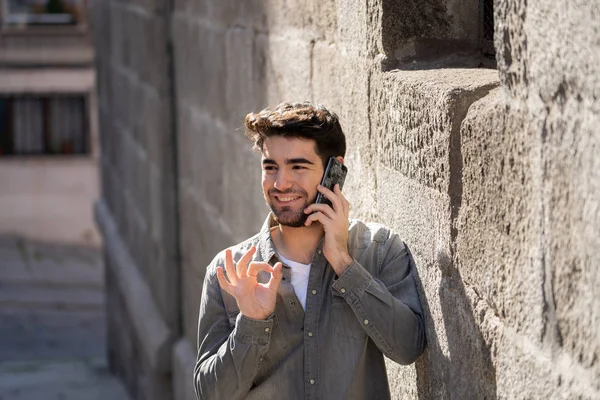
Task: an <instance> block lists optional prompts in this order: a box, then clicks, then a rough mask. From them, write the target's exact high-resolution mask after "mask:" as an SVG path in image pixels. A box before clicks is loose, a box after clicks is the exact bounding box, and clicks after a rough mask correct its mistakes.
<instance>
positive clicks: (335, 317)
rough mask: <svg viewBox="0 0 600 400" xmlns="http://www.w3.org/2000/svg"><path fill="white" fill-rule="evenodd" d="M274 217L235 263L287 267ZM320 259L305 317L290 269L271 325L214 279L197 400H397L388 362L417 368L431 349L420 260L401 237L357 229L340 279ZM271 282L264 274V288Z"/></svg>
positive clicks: (207, 298) (209, 274) (210, 271)
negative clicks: (243, 308)
mask: <svg viewBox="0 0 600 400" xmlns="http://www.w3.org/2000/svg"><path fill="white" fill-rule="evenodd" d="M273 224H274V222H273V220H272V218H271V216H269V217H268V218H267V221H265V224H264V225H263V227H262V229H261V231H260V232H259V233H258V234H257V235H255V236H254V237H252V238H250V239H248V240H246V241H244V242H242V243H240V244H238V245H236V246H233V247H232V248H231V249H232V251H233V257H234V261H235V262H237V260H239V259H240V258H241V256H242V255H243V254H244V253H245V252H246V251H248V250H249V249H250V247H251V246H253V245H254V246H256V247H257V252H256V253H255V255H254V261H266V262H268V263H269V264H271V265H274V264H275V263H276V262H278V261H279V259H278V256H277V253H276V251H275V247H274V245H273V242H272V240H271V234H270V230H269V228H270V227H271V226H272V225H273ZM322 245H323V240H321V243H320V244H319V246H318V248H317V251H316V252H315V254H314V256H313V258H312V267H311V270H310V276H309V280H308V290H307V295H306V311H305V310H304V309H303V308H302V305H301V304H300V301H299V300H298V298H297V297H296V294H295V292H294V288H293V286H292V284H291V272H292V271H291V269H290V268H289V267H287V266H286V265H285V264H284V268H283V278H282V281H281V285H280V288H279V293H278V296H277V304H276V306H275V312H274V313H273V314H272V315H271V316H270V317H269V318H268V319H267V320H265V321H257V320H252V319H249V318H246V317H245V316H243V315H241V314H240V312H239V309H238V307H237V303H236V301H235V299H234V298H233V297H232V296H230V295H229V294H228V293H226V292H225V291H222V290H221V288H220V286H219V283H218V281H217V276H216V267H217V266H224V265H225V252H224V251H223V252H221V253H219V254H218V255H217V256H216V257H215V259H214V260H213V261H212V262H211V264H210V265H209V266H208V268H207V270H206V275H205V279H204V286H203V289H202V300H201V303H200V317H199V323H198V357H197V360H196V366H195V368H194V387H195V390H196V395H197V396H198V398H199V399H224V400H232V399H261V400H263V399H326V400H335V399H389V398H390V391H389V385H388V380H387V375H386V370H385V364H384V358H383V355H385V356H387V357H389V358H390V359H392V360H394V361H396V362H398V363H400V364H410V363H412V362H414V361H415V360H416V359H417V357H419V355H420V354H421V353H422V352H423V350H424V348H425V332H424V325H423V321H424V318H423V311H422V309H421V303H420V301H419V297H418V294H417V288H416V285H415V279H414V274H415V272H414V268H415V265H414V261H413V259H412V256H411V254H410V252H409V250H408V248H407V247H406V245H405V244H404V243H403V242H402V240H400V239H399V237H398V236H397V235H396V234H393V233H391V232H390V230H389V229H387V228H385V227H384V226H382V225H379V224H371V223H369V224H365V223H363V222H361V221H358V220H352V221H351V222H350V227H349V241H348V249H349V252H350V256H351V257H352V258H353V259H354V261H353V262H352V264H351V265H350V267H349V268H348V269H347V270H346V271H345V272H344V273H343V274H342V276H340V277H339V278H338V277H337V276H336V274H335V272H334V271H333V268H331V266H330V265H329V264H328V262H327V259H326V258H325V257H324V255H323V252H322V250H321V248H322ZM269 277H270V275H269V274H267V273H265V272H263V271H260V274H259V281H261V282H267V281H268V279H269Z"/></svg>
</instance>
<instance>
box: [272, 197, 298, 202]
mask: <svg viewBox="0 0 600 400" xmlns="http://www.w3.org/2000/svg"><path fill="white" fill-rule="evenodd" d="M274 197H275V199H276V200H277V201H278V202H279V203H291V202H292V201H295V200H298V199H299V198H300V197H301V196H289V195H288V196H281V195H275V196H274Z"/></svg>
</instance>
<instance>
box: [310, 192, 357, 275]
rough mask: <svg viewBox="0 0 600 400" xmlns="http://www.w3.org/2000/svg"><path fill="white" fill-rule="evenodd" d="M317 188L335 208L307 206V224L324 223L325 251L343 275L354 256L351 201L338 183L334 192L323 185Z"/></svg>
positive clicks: (323, 205)
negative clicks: (350, 241)
mask: <svg viewBox="0 0 600 400" xmlns="http://www.w3.org/2000/svg"><path fill="white" fill-rule="evenodd" d="M317 190H318V191H319V192H321V193H323V195H324V196H325V197H326V198H327V199H329V201H331V204H332V205H333V208H331V207H330V206H329V205H327V204H311V205H310V206H308V207H306V209H305V210H304V212H305V213H307V214H311V215H310V216H309V217H308V218H307V220H306V223H305V225H306V226H309V225H311V224H312V223H313V222H315V221H319V222H320V223H321V225H323V229H324V230H325V243H324V244H323V253H324V254H325V258H327V261H329V264H331V266H332V267H333V270H334V271H335V273H336V274H337V276H341V275H342V274H343V273H344V271H345V270H346V269H347V268H348V267H349V266H350V264H352V257H350V254H349V253H348V226H349V222H348V215H349V213H350V203H349V202H348V200H346V198H345V197H344V195H343V194H342V191H341V190H340V185H338V184H336V185H335V186H334V188H333V192H332V191H331V190H329V189H327V188H326V187H325V186H321V185H319V186H317Z"/></svg>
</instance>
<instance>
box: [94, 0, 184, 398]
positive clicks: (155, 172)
mask: <svg viewBox="0 0 600 400" xmlns="http://www.w3.org/2000/svg"><path fill="white" fill-rule="evenodd" d="M167 5H168V3H167V2H165V1H159V0H136V1H122V0H111V1H93V2H91V4H90V7H91V9H90V10H91V11H90V16H91V17H92V18H91V19H92V21H91V24H92V27H93V30H94V42H95V47H96V51H97V53H96V54H97V60H96V69H97V71H98V81H99V82H98V89H99V102H98V103H99V116H100V121H99V122H100V131H101V136H100V137H101V140H100V142H101V143H100V144H101V147H102V156H101V168H102V174H101V182H102V185H101V186H102V200H103V201H102V204H103V205H104V204H105V205H106V215H107V216H106V218H104V219H103V220H104V221H106V220H114V221H115V223H116V228H115V230H116V234H115V235H112V234H111V237H110V238H108V237H106V236H105V238H106V239H110V241H111V243H112V245H111V246H110V247H109V246H107V248H106V251H107V257H106V258H107V268H108V273H107V276H108V279H107V291H108V293H109V297H111V299H110V300H109V301H108V302H107V309H108V314H109V315H110V318H109V321H108V325H109V336H108V338H109V351H110V354H111V357H110V367H111V369H112V370H113V371H117V372H118V373H119V375H120V376H121V377H122V378H123V379H124V381H125V383H126V386H127V388H128V390H129V391H130V392H131V393H132V394H133V395H134V396H135V397H136V398H144V399H150V398H160V399H167V398H169V397H170V396H171V380H170V372H171V361H170V354H171V349H170V345H171V339H170V337H171V335H172V334H173V335H178V334H179V324H180V322H181V321H180V310H181V307H180V305H179V301H180V299H179V293H180V289H179V286H180V279H179V273H180V271H179V269H178V262H177V254H178V240H177V226H178V220H177V213H176V206H177V203H176V196H177V192H176V190H175V165H176V162H175V159H174V157H175V153H174V151H175V146H174V143H175V142H174V141H173V136H172V133H173V132H172V118H171V109H172V101H171V86H172V80H171V77H170V73H169V71H170V64H169V57H168V53H167V40H168V37H169V35H168V32H169V30H168V20H167V18H166V12H167ZM104 233H105V234H106V231H105V232H104ZM121 248H122V249H124V250H119V251H121V253H124V254H112V253H113V252H115V251H117V250H115V249H121ZM123 259H125V260H127V261H128V262H127V265H126V267H127V268H126V267H124V266H123V261H122V260H123ZM124 273H125V274H124ZM124 277H129V278H131V279H134V280H136V282H133V286H132V287H130V288H128V287H127V285H128V284H131V283H132V282H128V281H127V279H125V278H124ZM138 280H139V282H137V281H138ZM124 285H125V286H124ZM142 292H144V293H146V297H149V298H145V297H144V296H141V297H139V296H138V295H139V294H140V293H142ZM147 304H152V305H154V306H155V308H153V309H152V311H153V312H151V313H148V312H147V310H148V309H147V308H146V307H147ZM145 308H146V311H144V309H145ZM144 314H146V315H145V316H144ZM144 317H146V318H147V320H146V321H145V322H146V324H144V323H141V322H140V320H141V319H142V318H144ZM152 327H161V330H159V331H157V330H156V329H152ZM144 328H146V329H151V330H152V332H148V331H145V330H144ZM165 329H166V331H164V330H165ZM157 336H158V337H159V338H161V339H160V340H159V339H157V340H158V344H157V342H156V340H154V342H153V341H152V338H156V337H157ZM164 338H167V339H164ZM163 342H164V343H163ZM161 346H162V347H164V349H163V348H162V347H161ZM157 349H158V350H157ZM163 353H164V354H165V356H161V354H163ZM161 359H162V361H161Z"/></svg>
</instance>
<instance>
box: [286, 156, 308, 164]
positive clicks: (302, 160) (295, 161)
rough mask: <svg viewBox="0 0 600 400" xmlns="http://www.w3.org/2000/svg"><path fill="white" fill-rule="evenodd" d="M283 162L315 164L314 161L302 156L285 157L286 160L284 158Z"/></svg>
mask: <svg viewBox="0 0 600 400" xmlns="http://www.w3.org/2000/svg"><path fill="white" fill-rule="evenodd" d="M285 163H286V164H310V165H314V164H315V163H314V162H312V161H310V160H307V159H306V158H302V157H299V158H290V159H287V160H285Z"/></svg>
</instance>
